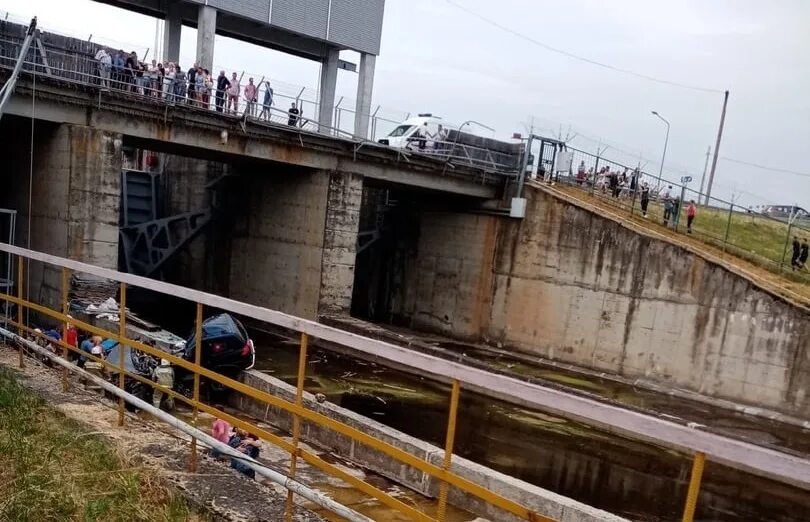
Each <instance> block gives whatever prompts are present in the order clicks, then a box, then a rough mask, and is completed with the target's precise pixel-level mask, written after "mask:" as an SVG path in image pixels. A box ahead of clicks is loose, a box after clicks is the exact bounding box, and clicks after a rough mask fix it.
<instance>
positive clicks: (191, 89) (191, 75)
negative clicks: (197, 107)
mask: <svg viewBox="0 0 810 522" xmlns="http://www.w3.org/2000/svg"><path fill="white" fill-rule="evenodd" d="M198 67H199V65H197V64H196V63H195V64H194V67H192V68H191V69H189V70H188V73H187V74H186V77H187V78H188V100H189V101H190V102H192V103H193V101H192V100H196V99H197V97H196V90H195V89H196V87H197V83H196V82H197V68H198Z"/></svg>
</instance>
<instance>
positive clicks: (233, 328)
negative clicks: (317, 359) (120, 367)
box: [107, 314, 256, 400]
mask: <svg viewBox="0 0 810 522" xmlns="http://www.w3.org/2000/svg"><path fill="white" fill-rule="evenodd" d="M202 332H203V335H202V353H201V354H200V363H201V365H202V366H203V367H204V368H208V369H209V370H211V371H214V372H216V373H219V374H222V375H225V376H226V377H231V378H234V377H236V376H237V375H239V373H240V372H242V371H244V370H249V369H250V368H253V364H254V363H255V361H256V352H255V349H254V347H253V341H252V340H251V339H250V338H249V337H248V334H247V330H245V327H244V326H242V323H240V322H239V321H238V320H237V319H236V318H234V317H232V316H231V315H229V314H219V315H215V316H213V317H209V318H208V319H206V320H205V321H204V322H203V325H202ZM196 346H197V342H196V337H195V334H194V332H192V334H191V335H190V336H189V337H188V339H187V340H186V342H185V343H181V344H180V345H178V346H177V347H176V348H173V349H171V350H166V351H167V353H170V354H172V355H174V356H176V357H181V358H182V359H185V360H187V361H189V362H194V350H195V348H196ZM121 348H122V347H121V345H119V344H115V345H114V346H112V348H110V349H109V351H107V360H108V361H110V363H111V364H117V362H118V358H119V357H120V356H119V350H121ZM123 350H124V368H125V370H126V371H127V372H130V373H135V374H137V375H141V376H143V377H145V378H147V379H150V380H151V376H152V370H154V368H155V367H156V366H157V365H158V363H159V362H160V361H158V360H157V359H156V358H155V357H152V356H151V355H147V354H146V353H144V352H142V351H140V350H137V349H133V348H131V347H129V346H124V347H123ZM110 373H111V377H112V378H113V379H114V380H115V382H117V375H118V372H116V371H115V369H114V368H112V367H110ZM193 377H194V374H193V373H192V372H189V371H188V370H186V369H185V368H181V367H179V366H176V367H175V383H174V387H175V390H177V391H178V392H180V393H184V394H186V395H190V391H191V382H192V380H193ZM205 381H206V380H205V379H203V380H202V382H203V383H205ZM211 384H212V386H211V389H212V390H214V391H222V387H221V386H220V385H218V383H211ZM125 389H126V390H127V391H128V392H130V393H132V394H134V395H136V396H138V397H140V398H142V399H145V400H148V397H151V393H152V389H151V386H149V385H147V384H145V383H142V382H139V381H137V380H135V379H132V378H126V379H125Z"/></svg>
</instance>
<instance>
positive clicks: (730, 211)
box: [723, 203, 734, 253]
mask: <svg viewBox="0 0 810 522" xmlns="http://www.w3.org/2000/svg"><path fill="white" fill-rule="evenodd" d="M732 214H734V203H732V204H731V206H730V207H728V221H727V222H726V235H725V237H723V252H724V253H725V251H726V245H727V244H728V236H729V234H730V233H731V216H732Z"/></svg>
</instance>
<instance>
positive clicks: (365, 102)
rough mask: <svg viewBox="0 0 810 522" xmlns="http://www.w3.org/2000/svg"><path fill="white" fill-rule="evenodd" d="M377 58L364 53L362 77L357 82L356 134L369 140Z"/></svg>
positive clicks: (361, 61) (361, 62)
mask: <svg viewBox="0 0 810 522" xmlns="http://www.w3.org/2000/svg"><path fill="white" fill-rule="evenodd" d="M376 64H377V57H376V56H374V55H373V54H366V53H363V54H362V55H361V56H360V77H359V78H358V80H357V105H356V106H355V114H354V134H355V136H361V137H363V138H368V137H369V136H368V126H369V115H370V114H371V94H372V91H373V90H374V67H375V66H376Z"/></svg>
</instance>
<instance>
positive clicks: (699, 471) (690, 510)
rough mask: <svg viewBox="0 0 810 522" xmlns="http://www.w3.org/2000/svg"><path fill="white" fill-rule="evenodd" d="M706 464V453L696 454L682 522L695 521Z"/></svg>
mask: <svg viewBox="0 0 810 522" xmlns="http://www.w3.org/2000/svg"><path fill="white" fill-rule="evenodd" d="M705 464H706V454H705V453H700V452H698V453H695V458H694V459H693V460H692V475H691V476H690V478H689V491H688V492H687V494H686V506H684V509H683V520H682V522H692V521H693V520H694V519H695V507H696V506H697V500H698V495H699V494H700V481H701V479H702V478H703V468H704V466H705Z"/></svg>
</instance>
